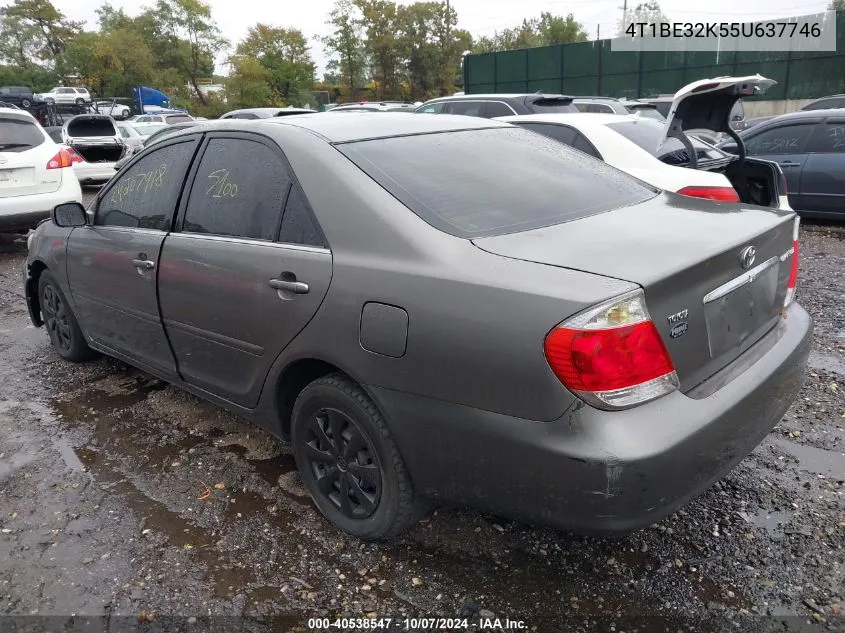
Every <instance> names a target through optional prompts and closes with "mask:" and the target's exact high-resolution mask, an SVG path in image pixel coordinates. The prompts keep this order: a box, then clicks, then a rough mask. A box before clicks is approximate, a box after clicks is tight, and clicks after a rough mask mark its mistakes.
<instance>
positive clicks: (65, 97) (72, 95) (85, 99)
mask: <svg viewBox="0 0 845 633" xmlns="http://www.w3.org/2000/svg"><path fill="white" fill-rule="evenodd" d="M38 96H39V97H41V100H42V101H46V102H47V103H58V104H62V105H66V104H71V103H75V104H76V105H83V104H85V103H89V102H90V101H91V95H90V94H88V91H87V90H86V89H85V88H66V87H64V86H57V87H55V88H53V89H52V90H50V92H44V93H42V94H40V95H38Z"/></svg>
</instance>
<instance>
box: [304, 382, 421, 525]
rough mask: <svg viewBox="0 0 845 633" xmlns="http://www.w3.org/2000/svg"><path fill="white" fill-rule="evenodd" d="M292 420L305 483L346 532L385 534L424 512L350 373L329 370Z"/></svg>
mask: <svg viewBox="0 0 845 633" xmlns="http://www.w3.org/2000/svg"><path fill="white" fill-rule="evenodd" d="M292 417H293V424H292V431H293V433H292V435H293V452H294V457H295V458H296V464H297V467H298V468H299V472H300V475H301V476H302V480H303V483H304V484H305V487H306V489H307V490H308V492H309V493H310V495H311V497H312V498H313V499H314V503H315V504H316V505H317V507H318V508H319V509H320V512H322V513H323V514H324V515H325V516H326V518H327V519H328V520H329V521H331V522H332V523H334V524H335V525H336V526H338V527H339V528H340V529H342V530H343V531H344V532H348V533H349V534H352V535H353V536H356V537H358V538H361V539H364V540H383V539H388V538H391V537H393V536H396V535H398V534H400V533H401V532H404V531H405V530H406V529H408V528H409V527H410V526H411V525H413V524H414V523H415V522H416V521H417V520H418V519H419V518H420V517H421V516H423V515H424V514H425V513H426V511H427V509H428V504H427V503H426V502H425V501H424V500H422V499H420V498H419V497H417V496H416V494H415V492H414V487H413V484H412V483H411V479H410V476H409V475H408V471H407V468H406V467H405V462H404V461H403V460H402V456H401V455H400V454H399V450H398V448H397V447H396V444H395V443H394V442H393V439H392V438H391V436H390V431H389V430H388V428H387V424H386V423H385V420H384V418H383V417H382V415H381V413H380V412H379V410H378V409H377V408H376V406H375V405H374V404H373V402H372V400H370V398H369V397H368V396H367V394H366V393H365V392H364V390H363V389H361V387H359V386H358V385H357V384H355V383H354V382H353V381H351V380H350V379H349V378H347V377H346V376H344V375H342V374H330V375H328V376H324V377H323V378H319V379H317V380H315V381H314V382H312V383H311V384H309V385H308V386H307V387H305V389H303V390H302V392H301V393H300V394H299V397H298V398H297V399H296V402H295V403H294V406H293V415H292Z"/></svg>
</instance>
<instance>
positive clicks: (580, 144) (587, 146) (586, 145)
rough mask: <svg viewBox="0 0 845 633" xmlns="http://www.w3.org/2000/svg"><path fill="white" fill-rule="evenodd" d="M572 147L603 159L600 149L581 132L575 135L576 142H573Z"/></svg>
mask: <svg viewBox="0 0 845 633" xmlns="http://www.w3.org/2000/svg"><path fill="white" fill-rule="evenodd" d="M572 147H574V148H575V149H577V150H578V151H579V152H584V153H585V154H589V155H590V156H592V157H593V158H598V159H599V160H602V157H601V154H599V151H598V150H597V149H596V148H595V147H594V146H593V144H592V143H590V141H588V140H587V139H586V137H585V136H584V135H583V134H581V133H578V134H576V135H575V142H574V143H573V144H572Z"/></svg>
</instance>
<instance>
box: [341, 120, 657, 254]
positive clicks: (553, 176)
mask: <svg viewBox="0 0 845 633" xmlns="http://www.w3.org/2000/svg"><path fill="white" fill-rule="evenodd" d="M336 147H337V148H338V149H339V150H340V151H341V152H343V153H344V154H345V155H346V156H347V157H348V158H349V159H350V160H352V162H353V163H355V164H356V165H357V166H358V167H359V168H360V169H361V170H363V171H364V172H365V173H366V174H367V175H369V176H370V177H371V178H372V179H373V180H375V181H376V182H377V183H379V184H380V185H381V186H382V187H384V188H385V189H386V190H387V191H388V192H389V193H391V194H392V195H393V196H394V197H395V198H396V199H397V200H399V201H400V202H401V203H402V204H404V205H405V206H406V207H408V208H409V209H410V210H411V211H413V212H414V213H416V214H417V215H418V216H420V218H422V219H423V220H425V221H426V222H428V223H429V224H431V225H432V226H433V227H435V228H437V229H439V230H441V231H443V232H445V233H449V234H451V235H454V236H457V237H462V238H469V239H472V238H476V237H487V236H491V235H502V234H505V233H516V232H519V231H528V230H531V229H537V228H541V227H544V226H550V225H553V224H561V223H563V222H568V221H571V220H576V219H579V218H583V217H587V216H590V215H595V214H598V213H603V212H605V211H610V210H611V209H617V208H619V207H625V206H629V205H632V204H636V203H639V202H642V201H644V200H648V199H649V198H652V197H654V196H655V195H657V190H656V189H654V188H652V187H649V186H647V185H646V184H645V183H642V182H640V181H638V180H635V179H634V178H632V177H631V176H629V175H628V174H625V173H624V172H622V171H620V170H618V169H615V168H613V167H610V166H609V165H607V164H606V163H602V162H599V161H595V160H590V159H588V158H585V157H584V155H583V154H582V153H581V152H577V151H575V150H573V149H571V148H569V147H566V146H565V145H563V144H562V143H558V142H556V141H553V140H551V139H548V138H545V137H543V136H541V135H539V134H535V133H533V132H530V131H528V130H523V129H520V128H516V127H512V126H508V127H502V128H493V129H476V130H465V131H454V132H443V133H438V134H420V135H415V136H402V137H393V138H385V139H374V140H369V141H356V142H352V143H344V144H338V145H337V146H336Z"/></svg>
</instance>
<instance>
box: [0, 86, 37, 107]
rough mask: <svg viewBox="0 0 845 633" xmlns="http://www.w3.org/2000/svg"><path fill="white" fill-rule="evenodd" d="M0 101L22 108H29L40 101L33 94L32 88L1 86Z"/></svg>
mask: <svg viewBox="0 0 845 633" xmlns="http://www.w3.org/2000/svg"><path fill="white" fill-rule="evenodd" d="M0 101H2V102H3V103H8V104H10V105H16V106H19V107H21V108H29V107H30V106H31V105H32V104H34V103H37V102H38V101H39V100H38V99H36V98H35V95H34V94H33V93H32V88H27V87H26V86H0Z"/></svg>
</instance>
